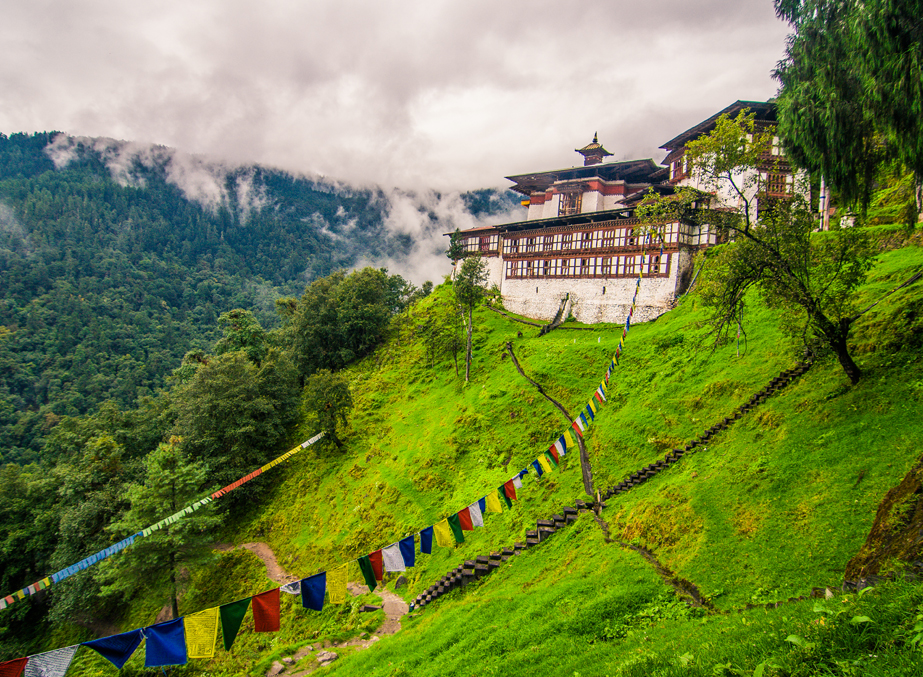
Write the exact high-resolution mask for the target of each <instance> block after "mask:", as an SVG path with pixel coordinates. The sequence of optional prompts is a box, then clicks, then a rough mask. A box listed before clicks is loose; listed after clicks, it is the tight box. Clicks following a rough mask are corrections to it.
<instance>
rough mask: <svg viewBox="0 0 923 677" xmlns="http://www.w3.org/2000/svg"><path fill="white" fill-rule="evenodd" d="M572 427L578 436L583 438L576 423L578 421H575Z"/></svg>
mask: <svg viewBox="0 0 923 677" xmlns="http://www.w3.org/2000/svg"><path fill="white" fill-rule="evenodd" d="M570 427H571V428H573V429H574V430H576V431H577V434H578V435H580V437H583V433H582V432H581V431H580V426H579V425H577V422H576V421H574V422H573V423H571V424H570Z"/></svg>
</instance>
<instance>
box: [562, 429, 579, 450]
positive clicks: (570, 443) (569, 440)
mask: <svg viewBox="0 0 923 677" xmlns="http://www.w3.org/2000/svg"><path fill="white" fill-rule="evenodd" d="M564 434H565V435H567V443H568V446H570V447H574V448H576V447H577V440H575V439H574V433H572V432H571V429H570V428H568V429H567V430H565V431H564Z"/></svg>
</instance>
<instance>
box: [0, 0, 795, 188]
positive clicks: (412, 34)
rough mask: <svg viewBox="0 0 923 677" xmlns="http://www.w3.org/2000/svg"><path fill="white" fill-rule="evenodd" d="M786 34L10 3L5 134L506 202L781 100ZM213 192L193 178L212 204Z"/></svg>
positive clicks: (493, 6)
mask: <svg viewBox="0 0 923 677" xmlns="http://www.w3.org/2000/svg"><path fill="white" fill-rule="evenodd" d="M786 30H787V27H786V26H785V24H783V23H782V22H780V21H778V20H777V19H776V18H775V16H774V13H773V8H772V3H771V2H769V0H738V1H737V2H733V3H729V2H727V1H726V0H701V1H700V2H688V1H687V0H658V1H656V2H649V3H627V2H618V1H615V2H613V1H611V0H580V2H577V1H576V0H572V1H570V2H568V0H554V1H552V0H534V1H533V2H530V3H529V4H528V5H524V4H523V3H516V2H506V3H504V2H500V3H498V2H495V1H493V0H469V1H467V2H449V1H448V0H430V1H428V2H410V1H400V0H392V1H388V2H381V3H368V2H364V1H361V2H360V1H359V0H315V1H313V2H310V3H297V2H286V1H284V0H283V1H280V2H273V3H265V2H255V1H254V0H221V2H219V1H218V0H198V1H197V2H195V3H164V2H159V1H156V0H155V1H153V2H149V3H125V2H122V1H118V0H67V2H65V1H64V0H51V2H50V3H49V2H43V3H25V2H22V3H10V6H8V7H5V8H4V14H3V22H2V23H0V41H2V44H3V45H4V58H3V59H2V60H0V91H2V92H3V97H4V104H5V105H4V106H3V107H0V130H3V131H5V132H13V131H26V132H29V131H41V130H52V129H58V130H63V131H66V132H67V133H69V134H72V135H85V136H107V137H115V138H125V139H137V140H152V141H154V142H156V143H158V144H163V145H166V146H170V147H174V148H182V149H183V150H184V151H187V152H189V153H192V154H204V155H207V156H209V157H213V158H221V159H223V160H226V161H227V162H229V163H230V164H232V165H236V164H244V165H245V164H250V163H252V162H257V163H260V164H264V165H269V166H275V167H280V168H284V169H287V170H289V171H292V172H295V173H303V174H306V175H322V176H325V177H334V178H337V179H341V180H344V181H347V182H352V183H374V184H380V185H386V186H400V187H402V188H404V189H408V190H417V191H421V190H425V189H427V188H434V189H437V190H440V191H443V192H447V191H451V190H467V189H472V188H477V187H480V186H484V185H494V186H500V185H501V184H502V176H503V175H504V174H509V173H518V172H524V171H531V170H535V169H543V168H551V167H557V166H560V165H562V164H571V163H572V162H573V161H574V157H573V156H572V154H571V152H570V151H571V149H573V148H575V147H577V145H583V144H584V143H586V141H587V140H588V139H589V138H590V137H591V136H592V133H593V132H594V131H599V133H600V138H601V139H603V140H604V141H605V143H606V144H607V148H609V150H610V151H612V152H613V153H615V154H616V156H617V157H624V156H632V157H648V156H653V157H654V158H655V159H657V157H658V153H659V151H658V150H657V146H658V145H659V144H660V143H662V142H663V141H664V140H666V139H669V138H671V137H672V136H673V135H675V133H676V132H677V131H682V130H683V129H685V128H687V127H689V126H691V125H693V124H695V123H696V122H699V121H700V120H701V119H702V118H703V116H705V115H708V114H710V113H712V112H715V111H716V110H720V109H721V108H723V107H724V106H726V105H728V104H729V103H731V102H732V101H734V100H735V99H765V98H767V97H769V96H772V95H773V93H774V92H775V89H776V86H775V84H774V83H773V81H772V80H771V77H770V71H771V70H772V68H773V67H774V65H775V63H776V61H777V60H778V59H779V58H780V57H781V56H782V53H783V49H784V37H785V33H786ZM578 160H579V158H578ZM177 169H178V170H179V171H181V170H182V169H184V168H183V167H181V166H180V167H178V168H177ZM198 176H200V174H199V173H194V174H193V175H191V176H190V175H188V174H183V175H182V176H179V177H177V178H176V180H177V181H184V182H188V183H189V190H191V191H196V190H197V191H198V194H200V196H201V199H203V200H208V199H213V198H214V194H212V193H210V192H209V191H210V190H211V189H212V188H213V187H214V186H213V185H212V184H210V183H209V182H207V181H206V182H204V183H202V184H199V185H198V186H196V185H195V181H194V179H195V178H196V177H198Z"/></svg>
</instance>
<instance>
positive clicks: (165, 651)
mask: <svg viewBox="0 0 923 677" xmlns="http://www.w3.org/2000/svg"><path fill="white" fill-rule="evenodd" d="M144 631H145V632H144V634H145V636H146V637H147V644H146V645H145V651H144V667H146V668H159V667H161V666H166V665H186V662H187V660H188V659H187V657H186V632H185V630H184V626H183V619H182V618H177V619H176V620H172V621H167V622H165V623H158V624H157V625H152V626H150V627H147V628H145V629H144Z"/></svg>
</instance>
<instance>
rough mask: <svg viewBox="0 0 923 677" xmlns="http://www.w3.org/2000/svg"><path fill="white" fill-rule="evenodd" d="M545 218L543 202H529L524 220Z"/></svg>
mask: <svg viewBox="0 0 923 677" xmlns="http://www.w3.org/2000/svg"><path fill="white" fill-rule="evenodd" d="M542 218H545V204H544V203H542V204H532V203H529V214H528V216H526V221H532V220H534V219H542Z"/></svg>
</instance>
